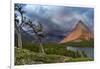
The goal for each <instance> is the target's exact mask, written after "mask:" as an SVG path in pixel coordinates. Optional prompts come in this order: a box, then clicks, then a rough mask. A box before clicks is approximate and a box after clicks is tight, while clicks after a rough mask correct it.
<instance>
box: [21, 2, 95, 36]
mask: <svg viewBox="0 0 100 69" xmlns="http://www.w3.org/2000/svg"><path fill="white" fill-rule="evenodd" d="M22 5H23V4H22ZM23 10H24V11H25V16H27V17H28V18H29V19H31V20H33V21H34V19H37V20H39V21H40V22H41V23H42V24H43V26H44V30H45V32H48V33H53V34H62V35H66V33H67V31H71V30H72V29H73V28H74V27H75V25H76V24H77V22H78V21H79V20H82V21H83V22H84V24H85V25H87V27H88V28H89V29H90V30H91V31H92V32H93V26H94V9H93V8H86V7H69V6H54V5H32V4H24V7H23Z"/></svg>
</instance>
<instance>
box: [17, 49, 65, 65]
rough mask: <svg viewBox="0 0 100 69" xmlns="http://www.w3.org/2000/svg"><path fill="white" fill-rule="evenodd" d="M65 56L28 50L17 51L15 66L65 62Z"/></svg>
mask: <svg viewBox="0 0 100 69" xmlns="http://www.w3.org/2000/svg"><path fill="white" fill-rule="evenodd" d="M64 58H65V57H64V56H60V55H52V54H51V55H44V54H42V53H34V52H32V51H29V50H26V49H17V48H16V49H15V65H24V64H41V63H58V62H64Z"/></svg>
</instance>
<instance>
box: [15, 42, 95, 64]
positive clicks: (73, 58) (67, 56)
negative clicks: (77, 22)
mask: <svg viewBox="0 0 100 69" xmlns="http://www.w3.org/2000/svg"><path fill="white" fill-rule="evenodd" d="M43 47H44V50H45V53H46V54H43V53H40V52H39V46H38V45H37V44H33V43H24V44H23V49H20V48H15V65H24V64H43V63H63V62H78V61H92V60H93V59H89V58H87V55H86V54H85V53H84V52H82V54H83V55H81V54H80V52H79V51H77V52H75V51H70V50H67V49H66V46H64V45H60V44H54V43H48V44H44V45H43Z"/></svg>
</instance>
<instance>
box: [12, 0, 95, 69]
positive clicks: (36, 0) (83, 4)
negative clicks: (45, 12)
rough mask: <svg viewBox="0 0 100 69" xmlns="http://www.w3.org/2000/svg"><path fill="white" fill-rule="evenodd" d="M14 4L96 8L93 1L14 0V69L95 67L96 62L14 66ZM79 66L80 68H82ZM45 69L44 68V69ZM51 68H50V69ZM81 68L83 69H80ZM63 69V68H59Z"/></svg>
mask: <svg viewBox="0 0 100 69" xmlns="http://www.w3.org/2000/svg"><path fill="white" fill-rule="evenodd" d="M14 3H25V4H41V5H57V6H59V5H60V6H72V7H90V8H95V3H94V2H91V1H80V0H66V1H65V0H64V1H62V0H53V1H49V0H44V1H43V0H13V1H12V2H11V68H12V69H15V68H16V69H33V68H34V69H35V68H36V69H51V68H52V67H54V69H55V67H56V66H57V65H58V67H59V65H60V66H62V67H65V66H67V68H70V67H71V65H72V66H74V67H77V66H78V64H80V66H82V65H84V64H85V65H86V66H87V65H88V64H91V65H93V64H94V63H95V62H87V63H86V62H78V63H57V65H56V64H40V65H24V66H23V65H21V66H14V36H13V35H14V14H13V13H14V9H13V8H14ZM80 66H79V67H80ZM43 67H44V68H43ZM48 67H50V68H48ZM80 68H81V67H80ZM58 69H61V68H58Z"/></svg>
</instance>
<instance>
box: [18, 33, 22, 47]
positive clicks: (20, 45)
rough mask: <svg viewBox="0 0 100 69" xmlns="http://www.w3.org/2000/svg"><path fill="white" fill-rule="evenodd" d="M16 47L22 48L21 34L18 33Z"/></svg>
mask: <svg viewBox="0 0 100 69" xmlns="http://www.w3.org/2000/svg"><path fill="white" fill-rule="evenodd" d="M18 47H19V48H22V39H21V33H20V32H19V33H18Z"/></svg>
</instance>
